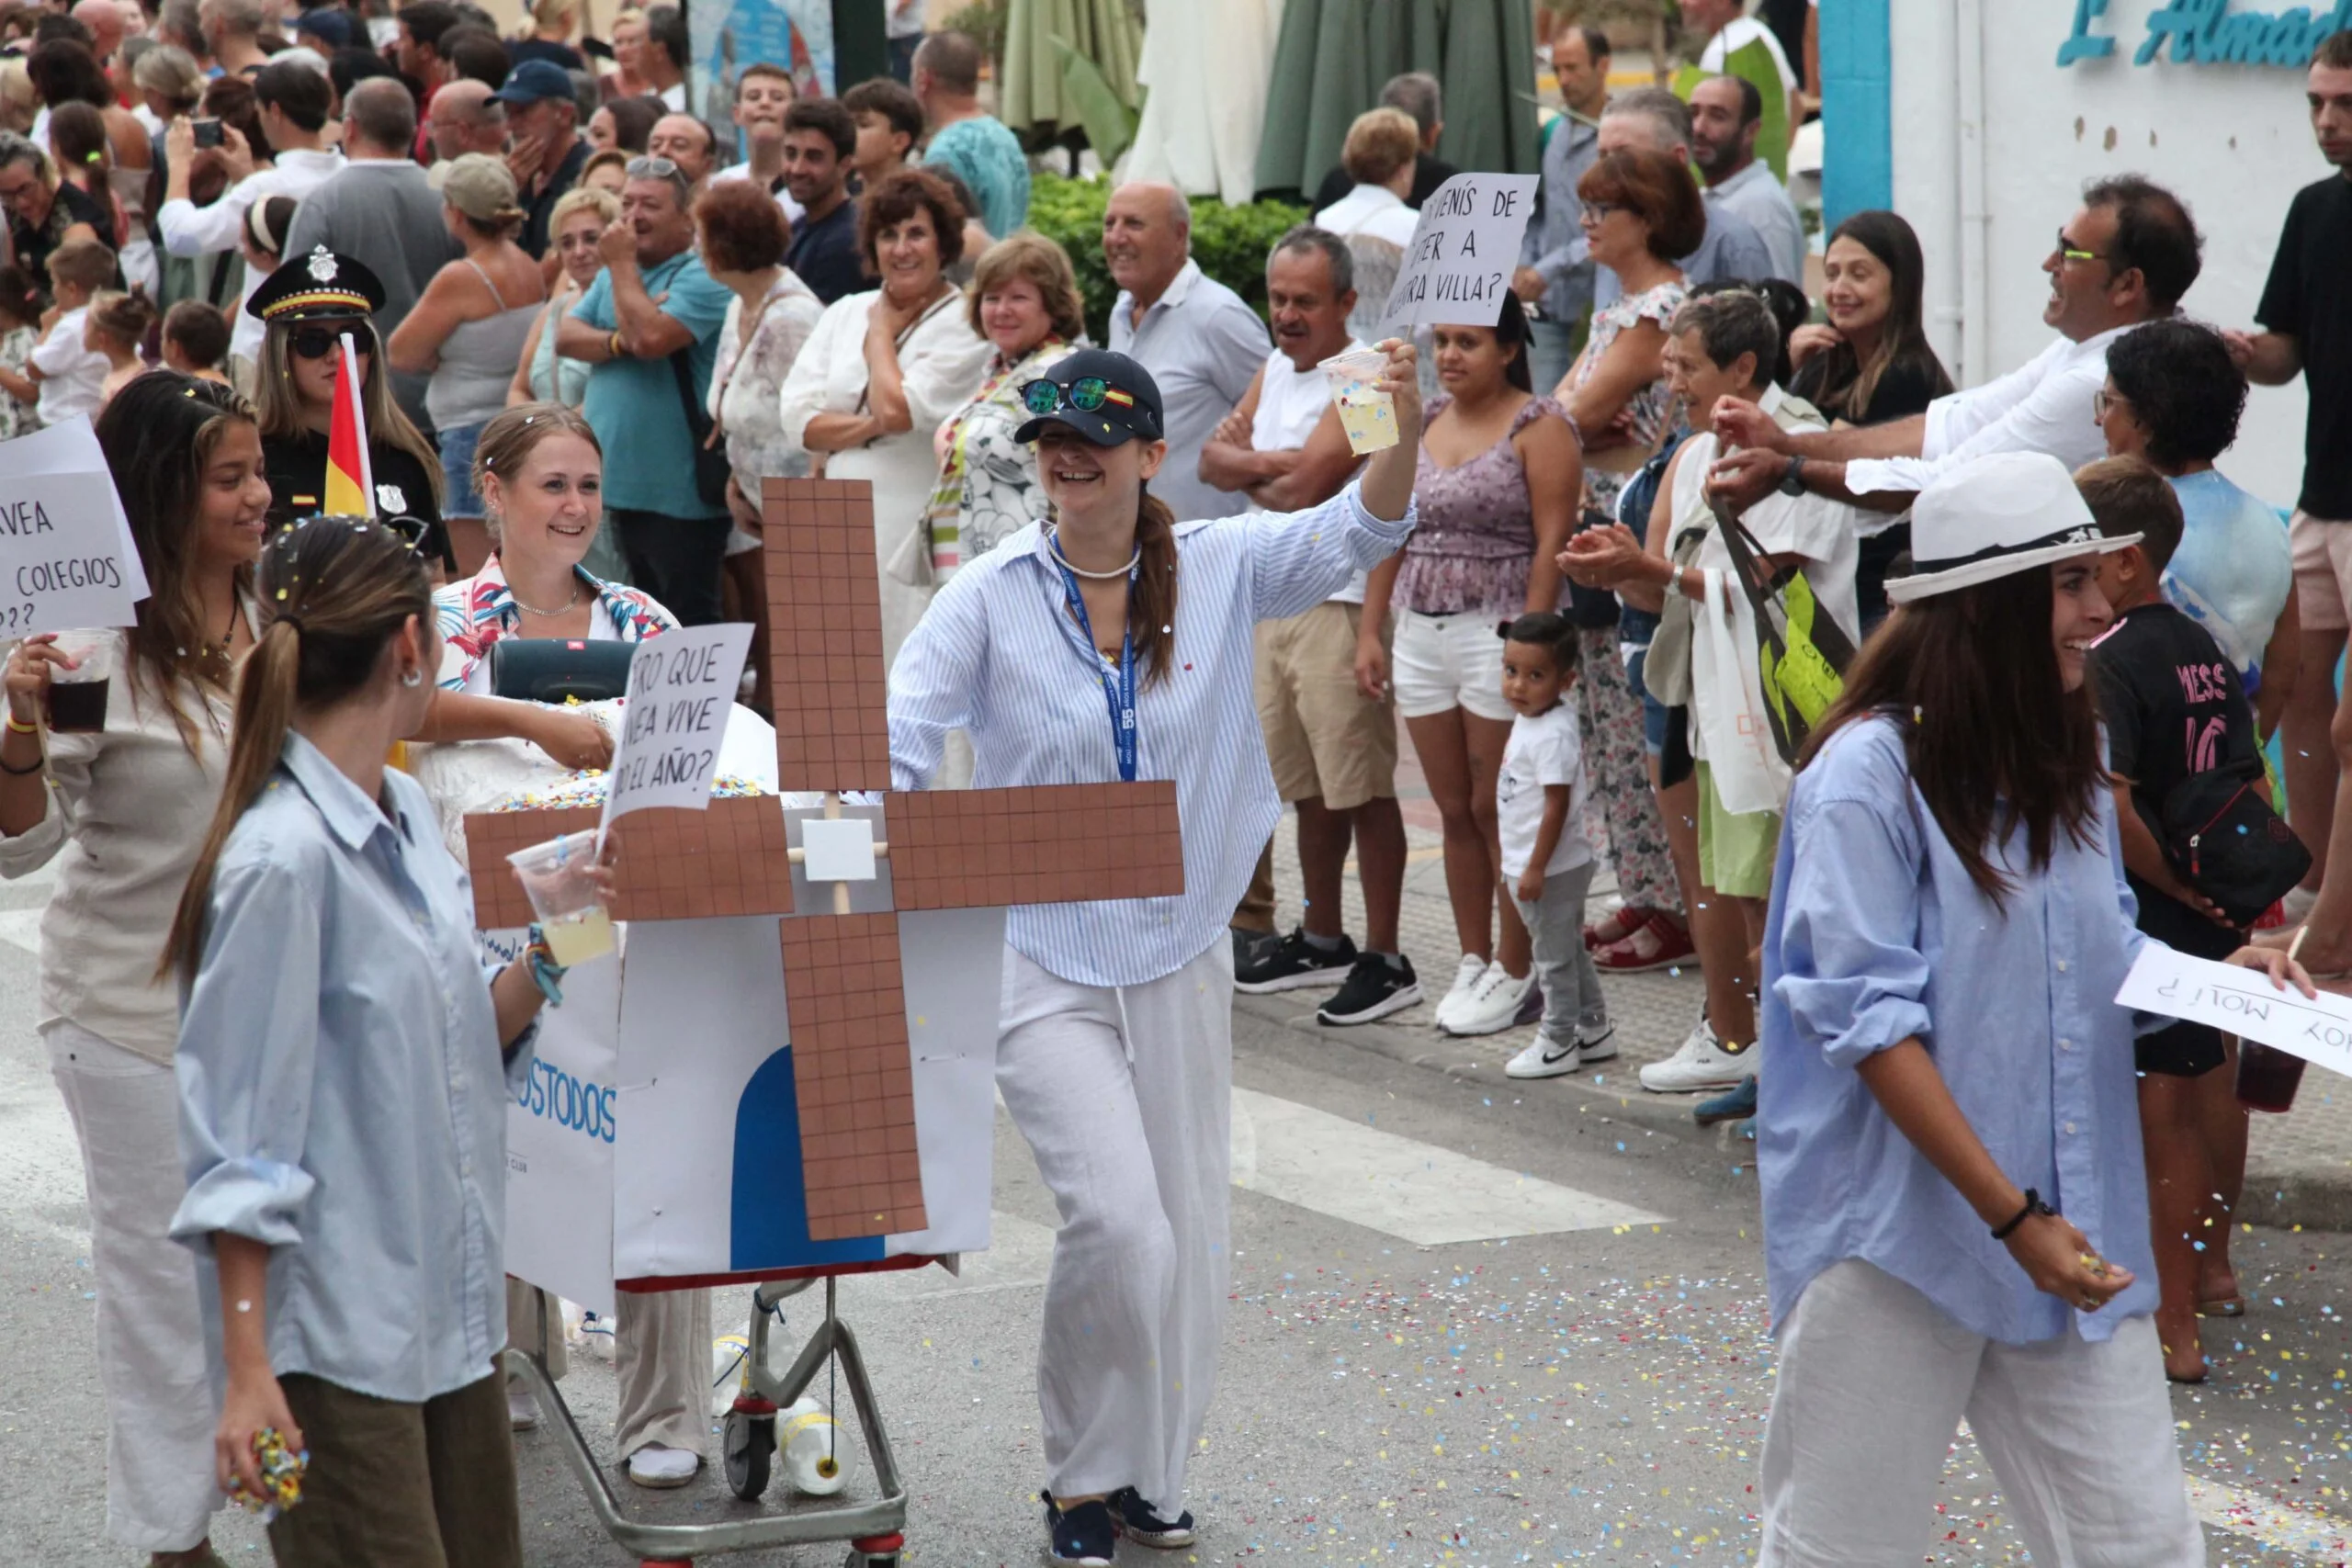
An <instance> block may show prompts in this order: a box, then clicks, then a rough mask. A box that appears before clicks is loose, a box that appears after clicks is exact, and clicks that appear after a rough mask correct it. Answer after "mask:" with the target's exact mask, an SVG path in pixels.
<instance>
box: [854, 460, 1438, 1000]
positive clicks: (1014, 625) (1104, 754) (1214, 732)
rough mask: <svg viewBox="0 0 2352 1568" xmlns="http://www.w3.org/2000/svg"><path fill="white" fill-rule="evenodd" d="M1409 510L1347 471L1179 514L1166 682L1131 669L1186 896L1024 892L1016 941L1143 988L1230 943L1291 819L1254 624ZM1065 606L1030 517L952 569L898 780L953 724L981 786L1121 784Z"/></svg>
mask: <svg viewBox="0 0 2352 1568" xmlns="http://www.w3.org/2000/svg"><path fill="white" fill-rule="evenodd" d="M1413 521H1414V513H1413V512H1412V510H1411V509H1410V508H1408V509H1407V511H1406V513H1405V515H1404V516H1403V517H1402V518H1400V519H1398V520H1397V521H1396V522H1394V523H1384V522H1382V521H1380V520H1379V519H1378V518H1376V517H1374V516H1373V515H1372V513H1369V512H1367V511H1365V510H1364V507H1363V501H1362V500H1361V499H1360V497H1359V491H1358V487H1357V486H1356V485H1353V484H1351V485H1349V486H1348V488H1347V489H1346V490H1344V491H1340V494H1338V495H1336V496H1334V497H1333V498H1332V499H1331V500H1329V501H1327V502H1324V503H1323V504H1322V505H1320V506H1317V507H1316V508H1314V509H1312V510H1311V511H1306V512H1295V513H1253V514H1252V515H1250V516H1249V517H1235V518H1225V519H1219V520H1216V521H1213V522H1195V523H1182V524H1179V525H1177V527H1176V558H1177V560H1178V562H1179V563H1180V564H1179V567H1178V578H1179V582H1180V586H1179V589H1178V592H1177V597H1176V641H1175V657H1174V659H1173V660H1171V668H1170V671H1169V673H1168V676H1167V678H1166V679H1164V680H1159V681H1152V682H1148V683H1147V681H1146V676H1147V675H1148V670H1149V667H1148V665H1147V666H1145V667H1144V668H1143V669H1139V670H1137V671H1136V731H1137V734H1138V739H1137V742H1136V751H1137V756H1136V778H1137V779H1138V780H1143V779H1173V780H1174V781H1175V782H1176V811H1177V817H1178V820H1179V822H1180V824H1181V825H1182V830H1183V835H1184V891H1183V892H1182V893H1181V894H1177V895H1174V896H1172V897H1163V898H1125V899H1117V900H1113V901H1107V902H1101V903H1084V904H1032V905H1028V906H1025V907H1023V908H1015V909H1013V910H1012V912H1011V914H1010V915H1009V916H1008V917H1007V919H1006V923H1005V940H1006V941H1007V942H1010V943H1012V946H1013V947H1014V948H1015V949H1017V950H1018V951H1019V952H1021V953H1023V954H1024V955H1025V956H1027V957H1028V958H1029V959H1030V960H1031V961H1032V962H1034V963H1035V964H1038V965H1039V966H1040V967H1041V968H1044V969H1046V970H1049V971H1051V972H1052V973H1054V974H1056V975H1058V976H1061V977H1062V978H1063V979H1065V980H1069V981H1071V982H1073V983H1075V984H1078V985H1081V986H1139V985H1142V984H1143V983H1144V982H1146V981H1148V980H1155V979H1158V978H1159V976H1163V975H1168V974H1172V973H1173V972H1174V971H1176V970H1178V969H1180V968H1182V967H1183V965H1184V964H1188V963H1190V962H1191V961H1192V960H1193V959H1194V958H1197V957H1199V956H1200V954H1201V953H1203V952H1204V951H1205V950H1206V949H1207V947H1208V945H1209V944H1210V943H1211V942H1222V941H1224V940H1225V934H1226V925H1227V921H1228V920H1229V919H1231V918H1232V915H1233V908H1234V906H1235V905H1236V904H1238V903H1239V902H1240V901H1241V895H1242V893H1243V892H1244V891H1245V890H1246V889H1247V888H1248V887H1249V886H1250V874H1251V873H1252V872H1253V871H1255V870H1256V868H1257V864H1258V852H1259V850H1260V849H1261V848H1262V847H1263V846H1264V844H1265V842H1266V838H1267V835H1269V834H1271V833H1272V831H1273V830H1274V823H1275V822H1276V821H1277V820H1278V819H1279V818H1281V816H1282V802H1281V801H1280V800H1279V799H1278V798H1277V797H1276V795H1275V794H1274V780H1273V774H1272V773H1271V772H1270V771H1269V770H1268V767H1267V764H1266V742H1265V737H1264V734H1263V732H1262V731H1261V729H1260V728H1259V724H1258V704H1257V698H1256V696H1255V694H1254V688H1253V686H1252V682H1251V674H1252V669H1253V666H1254V661H1255V654H1254V651H1253V649H1254V636H1255V633H1256V630H1257V625H1258V623H1259V622H1260V621H1272V620H1280V619H1282V618H1283V617H1284V616H1287V615H1304V614H1306V612H1307V611H1308V610H1311V609H1313V608H1314V607H1315V606H1316V605H1317V604H1321V603H1322V602H1323V601H1324V600H1326V599H1329V597H1330V596H1331V595H1332V594H1334V593H1336V592H1339V591H1340V589H1341V588H1342V587H1344V586H1346V584H1347V581H1348V580H1349V578H1351V576H1353V575H1354V574H1355V572H1357V571H1358V570H1362V569H1364V568H1368V567H1371V566H1374V565H1376V564H1377V563H1379V562H1380V561H1382V560H1384V559H1385V558H1388V557H1389V556H1391V555H1393V554H1395V553H1396V552H1397V549H1398V548H1399V547H1402V546H1403V544H1404V543H1405V536H1406V535H1408V534H1409V533H1411V532H1412V531H1413ZM1068 605H1069V598H1068V594H1067V592H1066V591H1065V589H1064V587H1063V583H1062V578H1061V572H1060V570H1058V569H1057V567H1056V566H1055V565H1054V562H1053V558H1052V556H1051V554H1050V553H1049V552H1048V549H1047V547H1046V537H1045V534H1044V532H1043V531H1042V529H1041V527H1040V525H1037V524H1035V523H1032V524H1030V525H1027V526H1026V527H1023V529H1021V530H1020V531H1019V532H1017V533H1015V534H1013V535H1012V536H1009V537H1007V538H1006V539H1005V541H1004V542H1003V543H1002V544H1001V545H999V546H998V547H996V548H994V549H992V550H990V551H989V553H988V554H986V555H984V556H981V557H979V558H977V559H975V560H971V561H967V563H965V565H964V567H963V569H962V570H959V571H958V572H956V575H955V576H954V577H953V578H951V579H949V581H948V582H947V584H946V586H944V587H943V588H942V589H940V591H939V596H938V597H937V598H935V599H933V601H932V602H931V608H930V609H929V610H928V611H927V612H926V613H925V614H924V615H923V617H922V621H921V623H919V624H918V625H917V626H916V627H915V629H914V634H913V635H912V636H910V637H908V638H907V642H906V646H905V647H904V648H902V649H899V662H898V663H897V664H896V665H894V666H892V667H891V671H890V787H891V788H893V789H922V788H924V787H926V786H927V785H929V784H930V783H931V779H932V776H933V774H934V773H936V772H937V771H938V769H939V760H940V754H941V750H942V748H943V747H944V745H945V743H946V738H947V732H948V731H949V730H951V729H956V728H963V729H966V730H967V731H969V732H970V735H971V738H972V755H973V763H974V765H973V771H972V787H973V788H975V789H1003V788H1010V787H1016V786H1019V785H1023V784H1110V783H1115V782H1117V780H1118V777H1119V766H1118V757H1117V753H1116V752H1115V750H1114V748H1113V745H1112V739H1111V716H1110V710H1109V707H1108V705H1107V704H1106V703H1105V702H1104V700H1103V682H1102V678H1101V675H1100V673H1099V672H1100V671H1101V670H1102V669H1103V659H1102V656H1101V655H1100V654H1099V653H1097V652H1096V651H1095V650H1094V649H1091V648H1090V647H1088V646H1087V640H1086V638H1085V637H1083V636H1082V635H1081V634H1080V631H1079V628H1078V623H1077V621H1076V620H1075V619H1074V618H1073V617H1072V616H1071V615H1070V614H1069V608H1068ZM1137 657H1138V658H1141V657H1142V649H1141V648H1140V646H1139V647H1138V649H1137Z"/></svg>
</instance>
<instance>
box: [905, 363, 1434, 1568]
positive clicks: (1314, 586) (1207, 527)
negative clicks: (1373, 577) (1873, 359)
mask: <svg viewBox="0 0 2352 1568" xmlns="http://www.w3.org/2000/svg"><path fill="white" fill-rule="evenodd" d="M1385 347H1386V348H1387V351H1388V362H1387V368H1386V370H1385V373H1384V375H1383V376H1382V378H1381V379H1380V382H1379V386H1378V390H1380V391H1382V392H1385V393H1386V394H1387V395H1388V396H1389V397H1390V398H1391V399H1392V400H1394V402H1393V407H1394V412H1395V418H1396V422H1397V434H1398V436H1399V440H1398V441H1397V444H1396V445H1394V446H1389V447H1387V448H1386V449H1385V450H1383V451H1380V452H1377V453H1375V454H1374V455H1373V457H1371V458H1370V459H1369V460H1368V461H1367V462H1366V463H1365V465H1364V469H1363V477H1362V478H1361V479H1358V480H1357V481H1356V482H1354V483H1352V484H1351V485H1349V486H1348V488H1347V489H1346V490H1344V491H1341V492H1340V494H1339V495H1338V496H1336V497H1334V498H1333V499H1332V500H1330V501H1329V502H1325V503H1324V504H1323V505H1321V506H1318V507H1316V508H1314V509H1313V510H1311V511H1307V512H1300V513H1287V514H1284V513H1253V514H1251V515H1249V516H1245V517H1229V518H1222V519H1216V520H1213V521H1205V522H1183V523H1180V522H1179V521H1178V520H1177V519H1176V517H1175V516H1174V514H1173V513H1170V510H1169V508H1168V506H1167V504H1166V503H1165V502H1161V501H1160V500H1159V499H1158V498H1157V497H1155V496H1153V495H1151V494H1150V492H1149V483H1150V480H1151V479H1152V478H1153V477H1154V476H1155V475H1157V474H1158V473H1159V469H1160V465H1161V464H1162V463H1163V462H1165V461H1166V460H1167V456H1168V445H1167V441H1166V439H1165V434H1164V430H1165V427H1164V425H1163V423H1162V419H1163V414H1162V410H1161V405H1160V398H1159V387H1158V386H1157V385H1156V384H1155V383H1154V382H1153V380H1152V378H1151V375H1150V373H1149V372H1148V371H1147V370H1145V369H1144V367H1142V366H1140V365H1138V364H1136V362H1135V361H1134V360H1132V359H1130V358H1128V357H1127V356H1126V355H1123V354H1111V353H1105V352H1103V351H1101V350H1097V349H1085V350H1081V351H1080V352H1079V353H1076V354H1073V355H1069V357H1067V358H1065V359H1062V360H1060V361H1059V362H1057V364H1056V365H1055V366H1054V367H1052V368H1051V369H1050V370H1048V371H1046V374H1045V375H1044V376H1043V377H1041V378H1038V379H1036V380H1034V381H1031V382H1029V383H1028V384H1027V385H1026V386H1024V387H1023V388H1022V389H1021V400H1022V403H1023V407H1024V408H1026V409H1027V410H1028V411H1029V414H1030V419H1029V421H1028V423H1025V424H1023V426H1022V427H1021V428H1020V429H1019V430H1018V431H1017V432H1016V433H1015V439H1017V440H1020V441H1023V442H1024V443H1029V442H1034V443H1035V446H1036V450H1037V472H1038V476H1039V479H1040V480H1041V482H1042V483H1043V485H1044V487H1045V491H1046V499H1047V500H1048V501H1050V502H1052V503H1053V506H1054V514H1055V517H1056V519H1057V521H1056V523H1055V524H1054V525H1053V526H1051V527H1050V528H1049V527H1047V526H1046V525H1043V524H1039V523H1032V524H1030V525H1027V526H1026V527H1023V528H1022V529H1020V530H1018V531H1016V532H1015V533H1013V534H1012V536H1010V537H1008V538H1007V539H1005V540H1004V541H1003V542H1002V543H1001V544H1000V545H998V546H997V547H996V548H994V549H992V550H990V551H989V552H988V553H987V554H986V555H983V556H981V557H979V558H977V559H975V560H971V561H968V562H966V563H965V564H964V565H963V567H962V569H961V570H958V571H957V572H956V575H955V577H954V578H952V579H951V580H950V581H948V582H947V583H946V584H945V585H944V587H942V588H941V589H940V591H939V593H938V596H937V597H936V598H935V599H933V601H932V604H931V608H930V610H929V611H928V613H926V614H925V615H924V616H923V617H922V621H921V622H919V623H918V624H917V625H916V626H915V628H914V631H913V633H912V635H910V637H908V638H907V643H906V647H905V649H903V650H902V651H901V653H900V655H899V661H898V666H897V668H896V669H895V670H894V671H892V673H891V677H890V773H891V783H892V787H893V788H897V789H920V788H923V787H926V786H928V785H929V784H932V782H933V779H934V777H935V776H936V774H937V773H938V772H939V769H940V763H941V759H942V756H943V754H944V750H945V747H946V739H947V735H948V732H949V731H950V730H954V729H958V728H960V729H963V730H965V731H967V733H968V734H969V735H970V737H971V742H972V753H973V759H974V771H973V782H974V784H976V785H978V787H981V788H990V789H992V788H999V787H1004V786H1019V785H1024V784H1082V783H1110V782H1113V781H1117V780H1129V781H1134V780H1143V779H1170V780H1173V781H1174V782H1175V785H1176V801H1177V809H1178V812H1179V815H1180V816H1181V817H1182V820H1183V821H1184V823H1185V824H1187V830H1186V835H1185V840H1184V892H1183V893H1182V895H1181V896H1178V897H1168V898H1149V899H1135V900H1131V901H1127V902H1121V903H1099V904H1085V903H1066V904H1052V905H1042V906H1036V907H1033V908H1022V909H1015V910H1013V911H1012V914H1011V915H1010V916H1009V917H1008V918H1007V924H1006V927H1005V940H1006V944H1007V947H1008V950H1009V951H1008V952H1007V953H1006V954H1005V961H1004V1006H1003V1013H1002V1031H1003V1032H1002V1034H1001V1038H1000V1039H999V1041H998V1046H997V1084H998V1087H999V1089H1001V1091H1002V1092H1003V1095H1004V1100H1005V1103H1006V1105H1007V1106H1008V1107H1009V1108H1010V1109H1011V1111H1012V1119H1013V1122H1014V1123H1015V1124H1016V1125H1017V1126H1019V1128H1020V1129H1021V1132H1022V1134H1023V1136H1024V1137H1026V1138H1027V1139H1028V1140H1029V1146H1030V1148H1031V1149H1032V1151H1033V1152H1035V1155H1036V1156H1037V1161H1038V1166H1039V1168H1040V1169H1041V1170H1042V1172H1043V1173H1044V1175H1045V1179H1046V1185H1047V1186H1048V1187H1051V1188H1052V1189H1053V1190H1054V1194H1055V1198H1056V1200H1057V1201H1058V1202H1059V1203H1060V1205H1061V1212H1062V1216H1063V1222H1062V1228H1061V1231H1060V1233H1059V1235H1058V1236H1057V1239H1056V1242H1055V1248H1054V1265H1053V1274H1052V1278H1051V1279H1050V1280H1049V1281H1048V1283H1047V1285H1046V1309H1045V1312H1046V1316H1045V1333H1044V1349H1043V1352H1042V1355H1041V1362H1042V1365H1041V1366H1040V1369H1039V1375H1038V1379H1037V1386H1038V1393H1039V1400H1040V1404H1041V1405H1042V1407H1043V1413H1044V1417H1045V1420H1044V1430H1045V1440H1044V1445H1043V1446H1044V1450H1045V1462H1046V1483H1047V1485H1048V1487H1049V1488H1050V1490H1049V1491H1048V1493H1047V1494H1046V1529H1047V1530H1048V1532H1049V1533H1050V1538H1051V1541H1050V1549H1049V1550H1050V1553H1051V1556H1052V1560H1053V1561H1056V1562H1109V1561H1110V1559H1111V1554H1112V1551H1113V1548H1114V1542H1115V1538H1116V1537H1117V1536H1118V1535H1120V1534H1125V1535H1126V1536H1127V1537H1128V1538H1129V1539H1131V1540H1138V1541H1142V1542H1145V1543H1148V1544H1149V1545H1152V1546H1159V1547H1181V1546H1185V1545H1188V1544H1190V1543H1191V1542H1192V1540H1193V1523H1192V1517H1191V1516H1190V1515H1189V1514H1187V1513H1185V1512H1184V1510H1183V1500H1184V1467H1185V1462H1186V1461H1187V1459H1188V1458H1189V1456H1190V1455H1191V1454H1192V1452H1193V1448H1194V1445H1195V1442H1196V1440H1197V1439H1198V1438H1199V1436H1200V1432H1201V1427H1202V1424H1203V1422H1204V1419H1205V1417H1206V1415H1207V1410H1208V1401H1209V1396H1210V1393H1212V1391H1213V1389H1214V1387H1215V1384H1216V1350H1217V1339H1218V1334H1219V1329H1220V1325H1221V1324H1222V1321H1223V1317H1224V1312H1225V1300H1226V1280H1227V1269H1228V1266H1229V1258H1228V1249H1227V1218H1228V1211H1229V1208H1230V1204H1231V1199H1230V1190H1229V1188H1228V1186H1227V1165H1228V1161H1229V1155H1228V1149H1227V1134H1228V1132H1229V1130H1230V1129H1229V1123H1230V1120H1231V1114H1230V1113H1231V1099H1232V1066H1233V1062H1232V1032H1233V943H1232V940H1231V938H1230V936H1229V935H1228V934H1227V924H1226V922H1227V918H1228V917H1229V916H1230V915H1231V914H1232V912H1233V907H1234V905H1235V904H1237V903H1238V902H1239V900H1240V897H1241V895H1242V892H1243V890H1244V889H1246V888H1247V887H1248V886H1249V884H1250V874H1251V873H1252V872H1253V871H1254V870H1255V869H1256V865H1257V860H1258V847H1259V846H1260V845H1261V844H1262V843H1264V842H1265V841H1266V839H1267V836H1268V835H1269V834H1270V833H1272V830H1273V827H1274V823H1275V821H1276V820H1277V818H1279V817H1280V815H1281V807H1280V804H1279V802H1277V800H1276V799H1275V797H1274V790H1273V782H1272V774H1271V773H1269V772H1268V771H1267V764H1266V761H1265V739H1264V736H1263V732H1262V731H1261V728H1260V726H1259V723H1258V710H1257V704H1256V700H1255V697H1254V695H1253V681H1252V678H1253V672H1254V668H1255V658H1254V652H1253V649H1254V634H1255V630H1256V626H1257V624H1258V623H1259V622H1260V621H1263V620H1274V619H1278V618H1280V617H1283V616H1285V615H1300V614H1303V613H1304V612H1306V610H1307V609H1309V608H1311V607H1312V606H1314V605H1316V604H1320V603H1322V602H1323V601H1324V600H1325V599H1328V598H1329V597H1330V596H1331V594H1333V593H1335V592H1338V591H1339V590H1340V588H1341V587H1342V586H1344V585H1345V584H1346V583H1347V581H1348V580H1349V578H1350V577H1351V575H1352V574H1353V573H1355V572H1356V571H1358V570H1365V569H1368V568H1370V567H1373V566H1374V565H1376V564H1378V563H1379V562H1380V561H1381V560H1383V559H1385V558H1387V557H1388V556H1390V555H1393V554H1394V553H1396V550H1397V547H1398V546H1400V545H1402V544H1403V543H1404V541H1405V536H1407V535H1408V533H1410V532H1411V531H1412V527H1413V522H1414V513H1413V463H1414V458H1415V457H1416V455H1417V453H1418V451H1419V445H1420V429H1421V408H1420V389H1419V382H1418V380H1417V379H1416V378H1415V372H1414V362H1413V357H1414V356H1413V350H1412V347H1411V345H1410V344H1400V343H1391V344H1386V345H1385ZM1180 568H1181V570H1180ZM1139 1150H1141V1151H1146V1156H1147V1157H1140V1158H1139V1157H1137V1151H1139Z"/></svg>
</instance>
